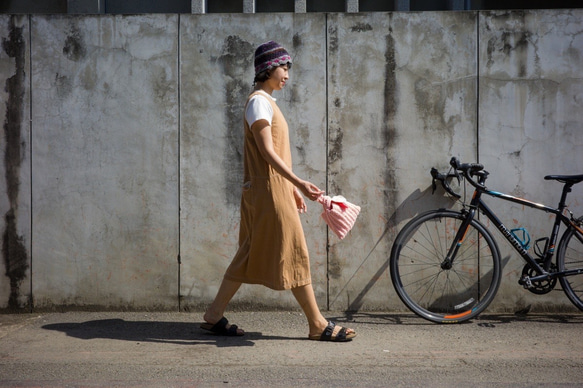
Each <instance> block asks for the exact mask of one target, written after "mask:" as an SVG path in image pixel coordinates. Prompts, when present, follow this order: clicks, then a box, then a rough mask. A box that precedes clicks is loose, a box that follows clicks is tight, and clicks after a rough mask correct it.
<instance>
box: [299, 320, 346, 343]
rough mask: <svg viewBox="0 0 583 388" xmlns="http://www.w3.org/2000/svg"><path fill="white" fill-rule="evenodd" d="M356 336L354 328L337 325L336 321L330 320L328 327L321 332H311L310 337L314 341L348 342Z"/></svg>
mask: <svg viewBox="0 0 583 388" xmlns="http://www.w3.org/2000/svg"><path fill="white" fill-rule="evenodd" d="M354 337H356V332H355V331H354V330H353V329H349V328H346V327H342V326H339V325H336V324H335V323H334V322H328V325H327V326H326V328H325V329H324V330H323V331H322V332H321V333H319V334H310V335H309V336H308V338H309V339H311V340H314V341H332V342H346V341H350V340H352V339H353V338H354Z"/></svg>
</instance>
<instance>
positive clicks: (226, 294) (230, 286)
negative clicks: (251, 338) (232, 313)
mask: <svg viewBox="0 0 583 388" xmlns="http://www.w3.org/2000/svg"><path fill="white" fill-rule="evenodd" d="M240 287H241V283H240V282H234V281H232V280H228V279H225V278H223V282H222V283H221V286H220V287H219V291H218V292H217V296H215V300H214V301H213V302H212V303H211V305H210V306H209V308H208V309H207V310H206V312H205V314H204V320H205V322H208V323H212V324H215V323H217V322H218V321H219V320H220V319H221V318H222V317H223V315H224V314H225V310H226V308H227V305H228V304H229V302H230V301H231V299H233V296H235V294H236V293H237V291H238V290H239V288H240ZM229 327H230V325H228V326H227V329H228V328H229ZM237 331H238V332H240V333H243V330H241V329H237Z"/></svg>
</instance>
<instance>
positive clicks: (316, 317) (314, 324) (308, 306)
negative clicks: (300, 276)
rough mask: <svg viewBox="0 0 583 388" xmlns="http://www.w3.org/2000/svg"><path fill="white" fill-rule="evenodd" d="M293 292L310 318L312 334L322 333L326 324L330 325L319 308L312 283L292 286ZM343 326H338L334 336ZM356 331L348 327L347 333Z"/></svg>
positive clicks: (309, 323)
mask: <svg viewBox="0 0 583 388" xmlns="http://www.w3.org/2000/svg"><path fill="white" fill-rule="evenodd" d="M292 293H293V294H294V297H295V298H296V300H297V301H298V303H299V304H300V307H301V308H302V310H303V311H304V314H306V318H307V319H308V325H309V326H310V335H311V336H312V335H320V334H321V333H322V332H323V331H324V329H326V326H328V320H327V319H326V318H324V316H323V315H322V313H321V312H320V309H319V308H318V303H317V302H316V295H314V289H313V288H312V285H311V284H308V285H305V286H302V287H296V288H292ZM340 329H341V327H340V326H336V328H335V330H334V333H333V336H334V335H336V333H337V332H338V331H340ZM351 333H354V330H352V329H347V334H351Z"/></svg>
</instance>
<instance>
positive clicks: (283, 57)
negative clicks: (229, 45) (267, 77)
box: [255, 40, 292, 75]
mask: <svg viewBox="0 0 583 388" xmlns="http://www.w3.org/2000/svg"><path fill="white" fill-rule="evenodd" d="M285 64H288V65H289V66H291V64H292V59H291V57H290V55H289V54H288V52H287V51H285V49H284V48H283V46H281V45H280V44H279V43H276V42H274V41H272V40H271V41H269V42H267V43H263V44H262V45H261V46H259V47H257V50H255V75H257V74H259V73H261V72H262V71H265V70H269V69H271V68H274V67H278V66H282V65H285Z"/></svg>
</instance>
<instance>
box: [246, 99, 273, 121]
mask: <svg viewBox="0 0 583 388" xmlns="http://www.w3.org/2000/svg"><path fill="white" fill-rule="evenodd" d="M272 118H273V108H272V107H271V104H270V103H269V101H267V98H266V97H264V96H262V95H259V94H258V95H255V96H253V97H251V99H250V100H249V103H248V104H247V109H246V110H245V120H247V123H248V124H249V127H251V126H252V125H253V124H254V123H255V122H256V121H257V120H267V122H268V123H269V125H271V120H272Z"/></svg>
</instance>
